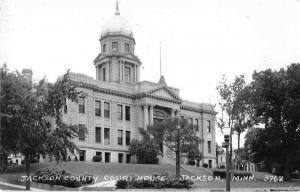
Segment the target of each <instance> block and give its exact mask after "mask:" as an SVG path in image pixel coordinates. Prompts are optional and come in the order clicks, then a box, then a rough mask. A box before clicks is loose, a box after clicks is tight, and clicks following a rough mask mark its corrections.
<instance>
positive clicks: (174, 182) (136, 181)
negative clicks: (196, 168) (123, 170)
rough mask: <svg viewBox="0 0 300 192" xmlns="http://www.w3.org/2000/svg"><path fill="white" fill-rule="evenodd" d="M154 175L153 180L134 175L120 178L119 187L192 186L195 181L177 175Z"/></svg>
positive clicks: (117, 184)
mask: <svg viewBox="0 0 300 192" xmlns="http://www.w3.org/2000/svg"><path fill="white" fill-rule="evenodd" d="M158 176H159V175H153V179H152V180H150V179H149V180H143V179H141V178H138V177H135V176H133V177H132V179H131V180H129V181H127V180H118V181H117V183H116V188H117V189H127V188H134V189H145V188H155V189H160V188H191V187H192V185H193V182H192V181H191V180H185V179H183V177H181V176H179V177H178V176H176V175H169V174H167V175H161V176H160V177H158ZM162 176H165V179H163V180H162V179H160V178H161V177H162Z"/></svg>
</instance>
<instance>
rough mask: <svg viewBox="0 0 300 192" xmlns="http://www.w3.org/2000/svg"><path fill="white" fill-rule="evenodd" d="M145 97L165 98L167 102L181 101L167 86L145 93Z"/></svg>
mask: <svg viewBox="0 0 300 192" xmlns="http://www.w3.org/2000/svg"><path fill="white" fill-rule="evenodd" d="M147 95H148V96H152V97H158V98H165V99H168V100H176V101H181V99H180V97H179V96H177V95H176V94H175V93H173V92H172V91H171V90H169V89H168V88H167V86H163V87H160V88H156V89H153V90H150V91H148V92H147Z"/></svg>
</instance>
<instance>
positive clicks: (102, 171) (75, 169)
mask: <svg viewBox="0 0 300 192" xmlns="http://www.w3.org/2000/svg"><path fill="white" fill-rule="evenodd" d="M45 167H61V168H64V169H67V170H69V171H71V173H72V174H73V175H86V174H89V175H94V176H97V177H98V178H97V182H99V181H104V180H105V177H107V176H109V177H110V176H114V177H117V176H130V175H137V176H152V175H153V174H162V173H166V172H168V173H174V174H175V166H173V165H145V164H125V163H124V164H120V163H99V162H80V161H78V162H75V161H71V162H60V163H59V164H56V163H54V162H47V163H34V164H31V170H30V172H31V174H33V173H34V172H35V171H36V170H38V169H40V168H45ZM181 173H182V174H185V175H191V174H190V173H189V172H187V171H185V170H183V169H181ZM25 175H26V174H25V166H24V165H21V166H11V167H8V170H7V171H6V172H5V173H4V174H2V175H1V178H0V180H1V181H5V182H9V183H13V184H19V185H20V184H21V185H23V184H24V183H23V182H20V180H21V179H22V177H21V176H25Z"/></svg>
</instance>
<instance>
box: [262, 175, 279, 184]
mask: <svg viewBox="0 0 300 192" xmlns="http://www.w3.org/2000/svg"><path fill="white" fill-rule="evenodd" d="M264 181H265V182H281V181H283V176H274V175H265V177H264Z"/></svg>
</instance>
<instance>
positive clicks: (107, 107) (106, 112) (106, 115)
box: [104, 102, 110, 118]
mask: <svg viewBox="0 0 300 192" xmlns="http://www.w3.org/2000/svg"><path fill="white" fill-rule="evenodd" d="M109 111H110V109H109V103H108V102H104V117H106V118H109Z"/></svg>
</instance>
